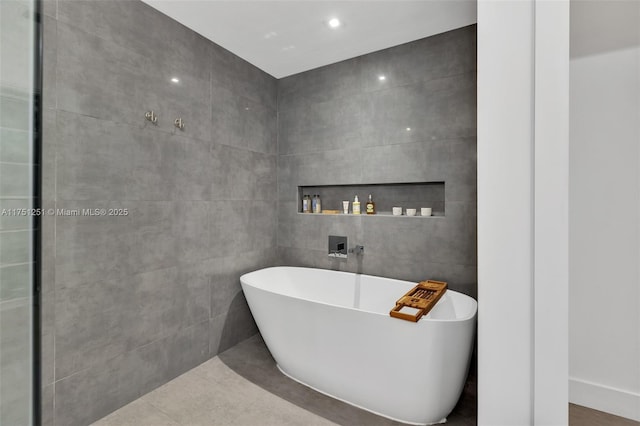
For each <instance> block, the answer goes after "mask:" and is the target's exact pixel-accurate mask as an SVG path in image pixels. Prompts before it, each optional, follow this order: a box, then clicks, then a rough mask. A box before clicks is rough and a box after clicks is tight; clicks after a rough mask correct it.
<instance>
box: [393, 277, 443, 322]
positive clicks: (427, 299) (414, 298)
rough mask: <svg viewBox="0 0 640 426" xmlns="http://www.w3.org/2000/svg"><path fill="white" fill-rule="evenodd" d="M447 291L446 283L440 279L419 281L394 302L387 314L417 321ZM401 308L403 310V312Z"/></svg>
mask: <svg viewBox="0 0 640 426" xmlns="http://www.w3.org/2000/svg"><path fill="white" fill-rule="evenodd" d="M445 291H447V283H445V282H442V281H433V280H427V281H421V282H420V283H419V284H418V285H417V286H415V287H414V288H412V289H411V290H409V291H408V292H407V294H405V295H404V296H402V297H401V298H400V299H398V301H397V302H396V307H395V308H393V309H392V310H391V311H389V315H391V316H392V317H394V318H400V319H403V320H407V321H413V322H418V320H419V319H420V318H422V316H423V315H426V314H428V313H429V311H430V310H431V308H433V307H434V306H435V305H436V303H438V300H440V298H441V297H442V295H443V294H444V293H445ZM403 309H404V311H405V312H403Z"/></svg>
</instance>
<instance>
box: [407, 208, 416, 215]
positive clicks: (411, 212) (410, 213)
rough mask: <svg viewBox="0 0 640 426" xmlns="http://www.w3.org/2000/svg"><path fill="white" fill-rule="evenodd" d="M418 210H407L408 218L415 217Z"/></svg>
mask: <svg viewBox="0 0 640 426" xmlns="http://www.w3.org/2000/svg"><path fill="white" fill-rule="evenodd" d="M417 212H418V209H407V216H415V215H416V213H417Z"/></svg>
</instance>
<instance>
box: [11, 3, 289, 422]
mask: <svg viewBox="0 0 640 426" xmlns="http://www.w3.org/2000/svg"><path fill="white" fill-rule="evenodd" d="M45 15H46V18H45V32H46V38H47V39H46V42H45V45H44V48H45V75H44V97H45V99H44V102H45V106H47V108H46V109H45V114H44V134H43V136H44V143H43V146H44V153H43V154H44V162H43V170H42V172H43V199H44V207H45V208H53V209H58V210H59V211H64V212H67V213H72V214H58V215H57V216H55V217H54V216H51V217H45V218H44V220H43V222H42V224H43V261H42V265H43V269H42V271H43V274H42V278H43V280H44V282H43V312H44V313H45V315H46V317H45V318H46V321H47V326H46V327H43V330H42V342H43V366H42V371H43V379H44V380H43V385H44V386H45V388H44V390H43V394H45V395H46V396H47V397H46V401H47V403H46V407H45V411H46V413H45V414H46V422H45V423H46V424H57V425H76V424H77V425H82V424H88V423H91V422H93V421H94V420H97V419H98V418H100V417H102V416H104V415H106V414H108V413H109V412H110V411H112V410H114V409H116V408H118V407H120V406H122V405H124V404H126V403H127V402H129V401H131V400H132V399H135V398H137V397H139V396H140V395H142V394H144V393H146V392H148V391H149V390H151V389H153V388H154V387H156V386H159V385H161V384H163V383H165V382H166V381H167V380H169V379H171V378H173V377H175V376H176V375H177V374H180V373H181V372H183V371H185V370H187V369H189V368H192V367H193V366H195V365H197V364H198V363H200V362H202V361H204V360H205V359H207V358H208V357H210V356H213V355H215V354H216V353H217V351H218V350H219V349H220V348H227V347H230V346H232V345H234V344H236V343H238V342H239V341H240V340H242V339H244V338H246V337H249V336H250V335H252V334H254V333H255V332H256V331H257V329H256V326H255V323H254V322H253V319H252V317H251V314H250V313H249V310H248V307H247V305H246V302H245V301H244V297H243V296H242V294H241V293H239V276H240V274H242V273H244V272H248V271H250V270H254V269H257V268H260V267H264V266H269V265H273V264H275V263H276V258H277V250H276V230H277V82H276V80H275V79H274V78H273V77H271V76H269V75H268V74H265V73H264V72H262V71H260V70H259V69H257V68H256V67H254V66H253V65H251V64H249V63H248V62H246V61H244V60H242V59H240V58H238V57H236V56H234V55H233V54H231V53H230V52H228V51H226V50H224V49H222V48H220V47H219V46H216V45H215V44H213V43H211V42H210V41H208V40H206V39H204V38H203V37H201V36H200V35H198V34H196V33H195V32H193V31H191V30H189V29H187V28H186V27H184V26H182V25H181V24H179V23H177V22H175V21H172V20H171V19H169V18H168V17H166V16H165V15H163V14H162V13H160V12H158V11H156V10H154V9H153V8H151V7H149V6H148V5H146V4H144V3H142V2H140V1H130V0H125V1H121V0H114V1H78V0H60V1H56V0H47V4H45ZM174 77H175V78H177V79H179V82H177V83H174V82H171V81H170V80H171V79H172V78H174ZM0 95H2V96H5V97H9V98H10V100H11V102H10V103H8V104H7V105H6V108H4V109H3V111H2V117H3V120H5V121H6V124H7V126H8V125H9V124H10V125H11V126H10V127H11V128H10V129H5V128H2V131H3V134H2V138H1V140H2V145H1V146H0V161H3V162H4V161H6V162H11V163H21V162H24V161H22V160H24V159H25V158H27V157H26V156H28V155H29V153H27V152H24V151H21V150H20V146H21V141H22V139H24V137H25V136H26V133H25V132H24V130H23V128H24V129H26V127H25V126H26V125H27V124H28V123H25V122H20V121H17V120H14V119H11V120H9V119H10V118H11V117H13V116H15V117H16V118H17V117H18V115H17V113H18V112H20V111H21V110H22V109H24V108H25V105H27V104H26V102H25V101H24V100H23V99H22V97H21V96H22V95H21V94H20V93H17V92H10V93H9V92H7V93H4V92H3V93H2V94H0ZM3 105H4V104H3ZM232 107H233V108H232ZM149 110H153V111H154V112H155V113H156V114H157V116H158V117H159V118H158V123H157V125H154V124H152V123H150V122H149V121H147V120H145V117H144V114H145V112H146V111H149ZM179 117H180V118H182V119H183V120H184V122H185V128H184V130H178V129H177V128H175V127H174V125H173V122H174V120H175V119H176V118H179ZM3 123H4V121H3ZM5 127H6V126H5ZM5 136H6V137H5ZM21 138H22V139H21ZM5 169H7V168H4V167H3V170H5ZM7 170H8V169H7ZM23 171H24V172H25V173H26V172H27V171H26V169H25V170H23ZM18 172H20V170H13V171H12V174H14V175H15V173H18ZM23 174H24V173H23ZM24 178H25V179H27V178H28V175H26V174H25V175H24ZM1 181H2V182H5V180H1ZM13 181H14V182H15V181H16V180H15V179H13ZM5 189H11V188H5ZM12 191H13V190H12ZM13 192H14V193H15V194H14V195H16V197H17V198H15V199H4V200H2V201H1V202H0V203H1V205H2V207H5V208H13V207H16V208H17V207H20V206H21V205H22V204H23V203H24V201H23V200H21V199H20V198H19V197H20V196H21V194H18V192H17V189H16V190H15V191H13ZM82 209H90V210H94V209H127V212H128V214H126V215H121V216H88V215H85V214H82ZM15 219H16V220H11V221H9V220H7V218H2V220H0V228H1V230H2V231H3V232H4V231H6V232H7V233H11V232H22V231H20V229H24V224H25V222H24V220H21V219H22V218H15ZM3 239H4V238H3ZM18 249H19V247H18V246H17V245H16V246H14V247H13V248H12V249H11V250H8V249H7V250H5V251H6V253H4V251H3V252H2V253H0V254H2V255H3V256H4V257H6V258H7V259H13V260H16V259H18V258H19V257H20V256H21V254H20V250H18ZM23 251H24V250H23ZM23 257H24V256H23ZM219 259H224V261H219ZM25 265H26V264H25ZM0 272H1V273H2V276H3V280H4V279H5V278H7V279H8V278H10V277H11V275H12V274H14V273H15V272H16V271H14V270H11V268H9V269H6V268H2V270H0ZM222 277H224V278H222ZM3 289H5V286H3ZM9 290H10V289H9V288H8V287H7V291H6V292H4V290H3V294H2V297H3V298H5V297H7V298H15V297H20V295H18V294H13V293H15V292H11V291H9ZM5 293H7V294H5ZM9 293H11V294H9ZM212 294H213V295H214V296H212ZM216 324H218V325H219V333H218V332H214V331H212V330H214V329H215V325H216ZM210 346H211V348H214V350H211V349H210ZM54 381H55V382H54ZM54 400H55V409H54V402H53V401H54Z"/></svg>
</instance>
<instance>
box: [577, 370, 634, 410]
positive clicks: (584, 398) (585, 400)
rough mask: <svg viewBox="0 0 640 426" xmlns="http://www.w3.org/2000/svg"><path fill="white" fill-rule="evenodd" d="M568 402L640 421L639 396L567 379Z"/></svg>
mask: <svg viewBox="0 0 640 426" xmlns="http://www.w3.org/2000/svg"><path fill="white" fill-rule="evenodd" d="M569 402H571V403H573V404H577V405H582V406H584V407H589V408H593V409H594V410H599V411H604V412H605V413H609V414H615V415H616V416H620V417H625V418H627V419H631V420H636V421H640V394H638V393H633V392H629V391H625V390H622V389H616V388H612V387H609V386H605V385H601V384H598V383H591V382H587V381H585V380H580V379H576V378H569Z"/></svg>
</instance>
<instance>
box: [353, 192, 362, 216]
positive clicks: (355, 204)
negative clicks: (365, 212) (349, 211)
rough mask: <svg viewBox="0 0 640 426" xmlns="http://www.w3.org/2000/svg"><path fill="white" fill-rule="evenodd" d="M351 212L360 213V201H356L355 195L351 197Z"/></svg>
mask: <svg viewBox="0 0 640 426" xmlns="http://www.w3.org/2000/svg"><path fill="white" fill-rule="evenodd" d="M353 214H360V201H358V196H357V195H356V196H355V198H354V199H353Z"/></svg>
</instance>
